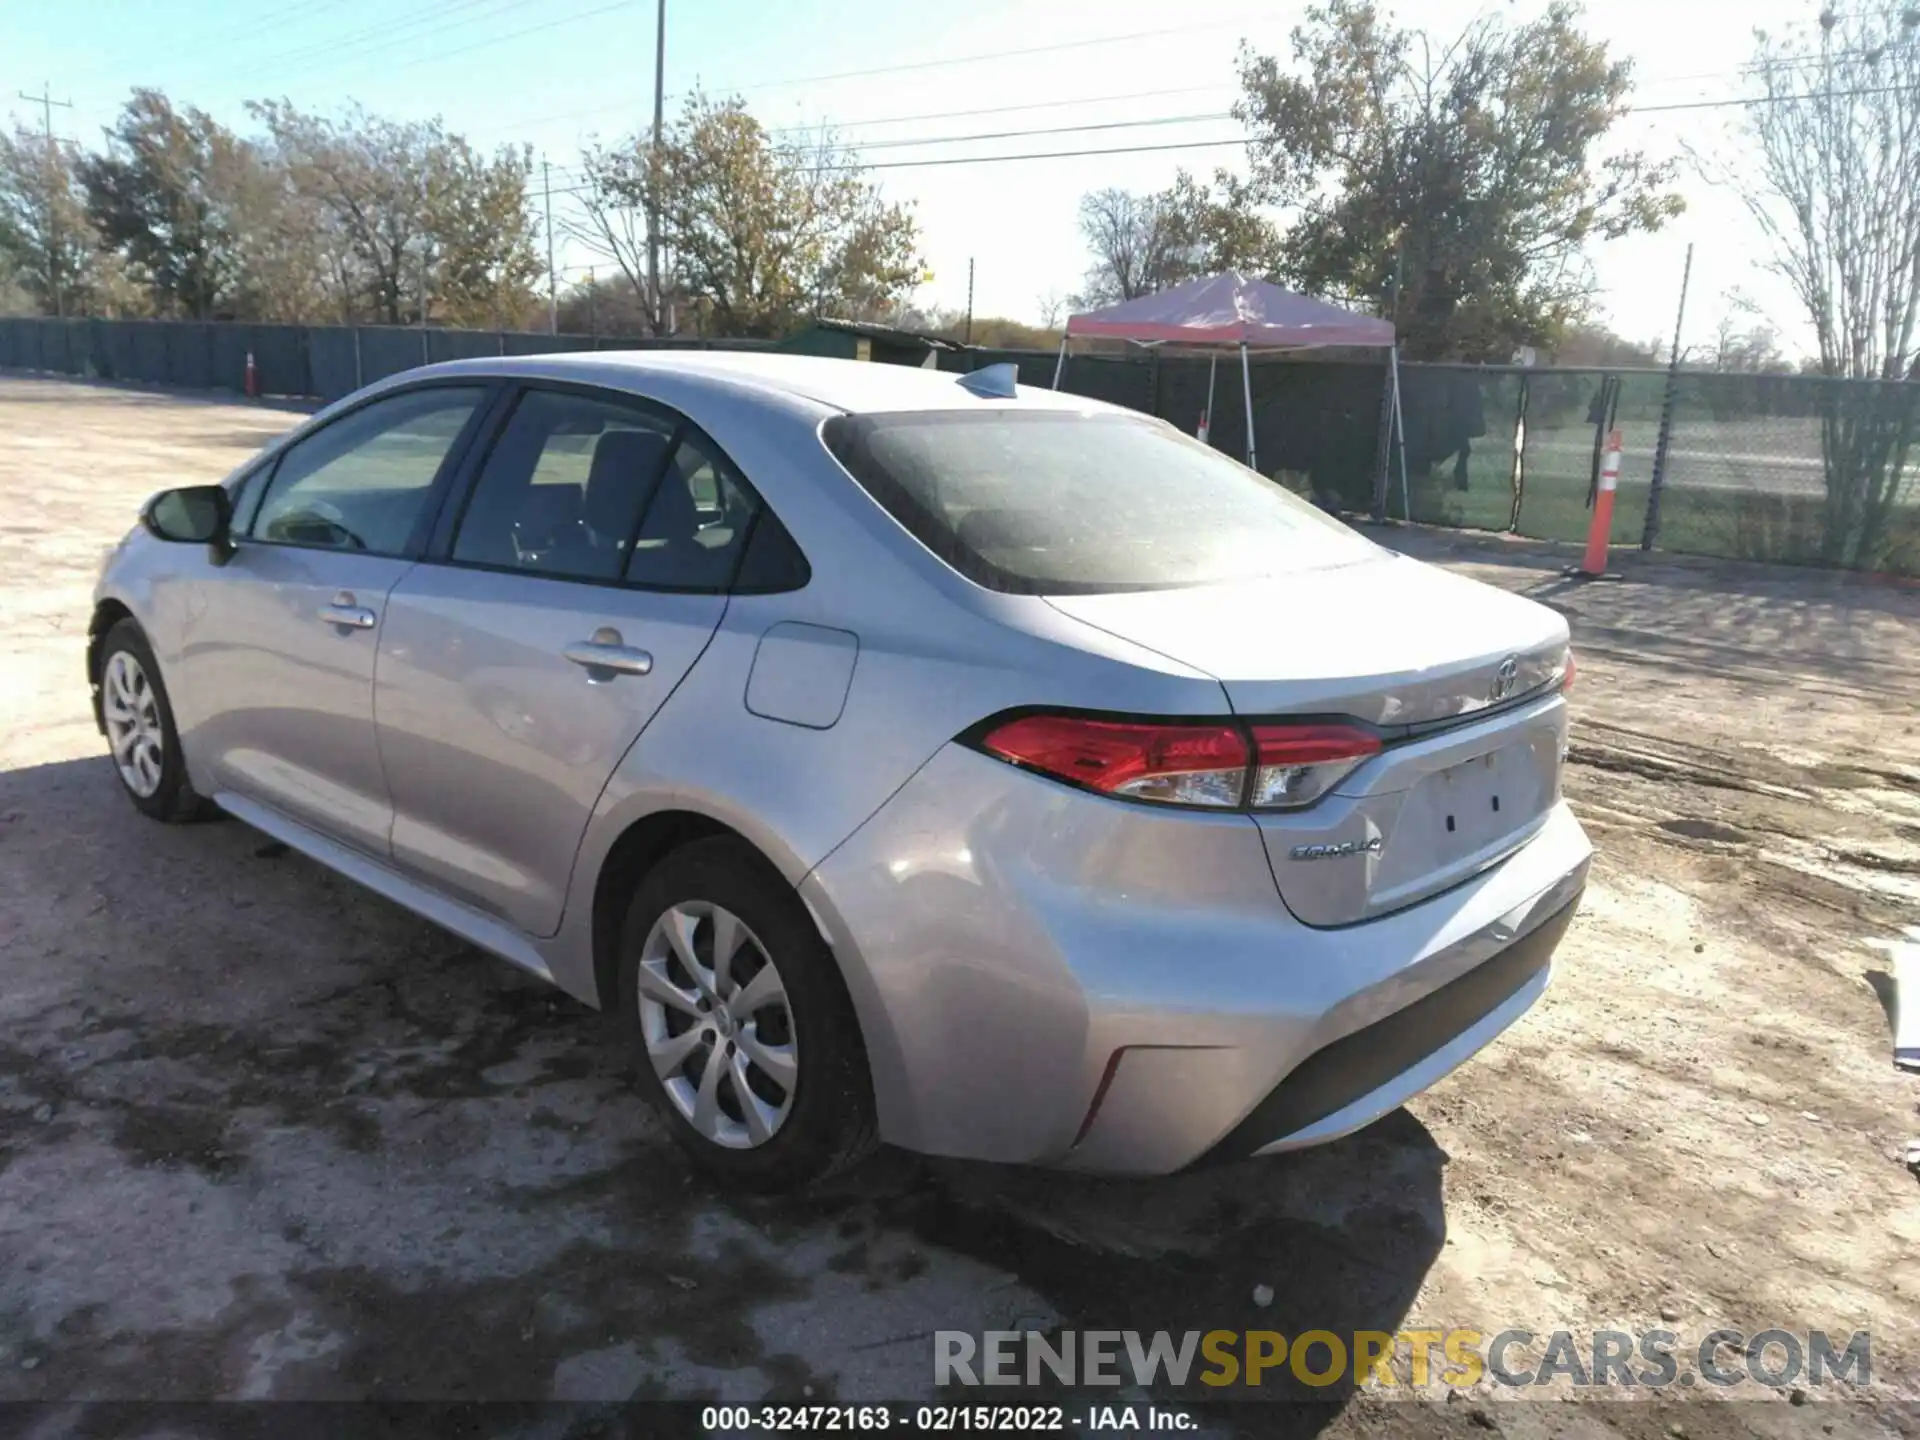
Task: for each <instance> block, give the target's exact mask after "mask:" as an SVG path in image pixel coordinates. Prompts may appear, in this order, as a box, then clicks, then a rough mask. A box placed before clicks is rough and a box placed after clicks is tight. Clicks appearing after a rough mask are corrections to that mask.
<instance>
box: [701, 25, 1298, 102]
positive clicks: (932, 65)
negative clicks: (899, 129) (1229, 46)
mask: <svg viewBox="0 0 1920 1440" xmlns="http://www.w3.org/2000/svg"><path fill="white" fill-rule="evenodd" d="M1270 18H1271V16H1269V15H1258V14H1256V15H1237V16H1233V17H1232V18H1230V19H1226V20H1209V21H1207V22H1205V23H1204V24H1200V25H1194V24H1185V25H1169V26H1166V27H1165V28H1164V29H1159V30H1134V31H1129V32H1128V33H1127V34H1124V35H1094V36H1089V37H1087V38H1084V39H1080V40H1059V41H1055V42H1054V43H1052V44H1050V45H1023V46H1021V47H1019V48H1018V49H1015V50H987V51H983V52H981V53H979V54H975V55H948V56H944V57H942V58H941V59H938V60H913V61H909V62H907V63H906V64H904V65H875V66H872V67H871V68H869V69H865V70H835V71H832V72H830V73H828V74H825V75H800V76H796V77H794V78H793V79H790V80H762V81H759V82H757V83H756V84H752V85H741V86H738V87H736V88H738V89H739V90H741V91H742V92H745V91H749V90H776V89H781V88H784V87H785V86H788V85H824V84H826V83H828V82H829V81H833V80H863V79H865V78H867V77H868V76H871V75H903V74H906V73H907V72H909V71H914V70H938V69H942V68H944V67H946V66H950V65H977V64H979V63H981V62H982V61H986V60H1011V59H1014V58H1016V57H1019V56H1024V55H1053V54H1057V53H1059V52H1060V51H1062V50H1085V49H1089V48H1091V47H1093V46H1096V45H1120V44H1124V43H1126V42H1128V41H1131V40H1157V39H1159V38H1161V37H1162V36H1166V35H1191V34H1194V33H1195V32H1196V31H1200V30H1229V29H1232V28H1233V27H1234V26H1236V25H1244V24H1246V23H1247V22H1249V21H1253V20H1265V19H1270Z"/></svg>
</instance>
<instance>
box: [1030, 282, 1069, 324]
mask: <svg viewBox="0 0 1920 1440" xmlns="http://www.w3.org/2000/svg"><path fill="white" fill-rule="evenodd" d="M1033 306H1034V309H1036V310H1038V311H1039V312H1040V328H1041V329H1042V330H1058V329H1059V328H1060V322H1061V321H1062V320H1065V319H1066V318H1067V297H1066V296H1064V295H1062V294H1061V293H1060V292H1059V291H1058V290H1049V291H1047V292H1046V293H1045V294H1043V295H1037V296H1035V297H1034V301H1033Z"/></svg>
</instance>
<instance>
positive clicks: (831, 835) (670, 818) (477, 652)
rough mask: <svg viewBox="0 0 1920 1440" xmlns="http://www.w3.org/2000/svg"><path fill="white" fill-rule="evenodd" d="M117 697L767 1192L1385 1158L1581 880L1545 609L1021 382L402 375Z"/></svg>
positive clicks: (179, 776) (145, 801) (143, 632)
mask: <svg viewBox="0 0 1920 1440" xmlns="http://www.w3.org/2000/svg"><path fill="white" fill-rule="evenodd" d="M87 673H88V678H89V680H90V681H91V683H92V686H93V694H94V701H95V706H96V711H97V714H98V717H99V722H100V726H101V729H102V730H103V732H104V733H105V735H106V737H107V741H108V744H109V746H110V747H111V750H112V753H113V758H114V761H115V763H116V765H117V768H118V770H119V774H120V778H121V780H122V782H123V783H124V785H125V788H126V790H127V793H128V795H129V796H130V797H131V798H132V800H133V803H134V805H135V806H136V807H138V808H139V809H140V810H141V811H142V812H144V813H145V814H147V815H149V816H152V817H153V818H155V819H158V820H182V819H187V818H190V817H193V816H196V815H199V814H201V813H203V812H206V811H209V810H211V809H214V808H217V809H218V810H221V811H224V812H226V813H227V814H229V815H233V816H236V817H238V818H239V819H241V820H243V821H245V822H246V823H247V824H249V825H251V826H254V827H256V828H257V829H259V830H262V831H264V832H266V833H267V834H268V835H271V836H274V837H277V838H278V839H280V840H283V841H285V842H286V843H287V844H289V845H291V846H293V847H294V848H296V849H298V850H300V851H302V852H304V853H305V854H307V855H309V856H311V857H312V858H314V859H315V860H318V861H319V862H320V863H321V864H323V865H326V866H329V867H331V868H332V869H334V870H337V871H339V872H340V873H341V874H343V875H346V876H348V877H350V878H352V879H354V880H357V881H359V882H360V883H362V884H364V885H366V886H367V887H368V888H370V889H372V890H375V891H377V892H379V893H380V894H382V895H385V896H387V897H388V898H389V899H391V900H394V901H397V902H398V903H400V904H401V905H404V906H407V907H408V908H410V909H412V910H414V911H417V912H418V913H419V914H421V915H423V916H425V917H427V918H428V919H430V920H432V921H435V922H436V923H438V924H440V925H443V926H445V927H446V928H447V929H449V930H452V931H454V932H455V933H456V934H459V935H461V936H463V937H465V938H466V939H467V940H469V941H471V942H472V943H473V944H475V945H476V946H479V947H480V948H481V949H484V950H488V951H491V952H493V953H494V954H496V955H499V956H502V957H504V958H505V959H507V960H510V961H512V962H513V963H515V964H516V965H519V966H522V967H524V968H525V969H527V970H530V971H532V972H533V973H534V974H536V975H539V976H542V977H543V978H545V979H548V980H550V981H552V982H553V983H554V984H556V985H558V986H560V987H561V988H562V989H563V990H565V991H567V992H568V993H569V994H572V995H574V996H577V997H578V998H580V999H581V1000H584V1001H586V1002H587V1003H588V1004H591V1005H595V1006H600V1007H602V1008H605V1009H607V1010H610V1011H613V1012H615V1013H616V1014H617V1016H618V1017H619V1020H620V1022H621V1024H622V1026H623V1028H624V1031H625V1033H626V1034H627V1035H628V1036H629V1037H630V1045H631V1051H632V1056H633V1059H634V1064H635V1069H636V1071H637V1074H638V1078H639V1083H640V1085H641V1087H642V1089H643V1090H644V1091H645V1092H646V1093H647V1094H648V1095H649V1096H650V1097H651V1098H652V1099H653V1100H655V1101H656V1102H657V1103H658V1104H659V1105H660V1107H661V1109H662V1110H663V1112H664V1114H665V1115H666V1117H667V1123H668V1124H669V1125H670V1126H671V1127H672V1129H673V1131H674V1133H675V1134H676V1135H677V1136H678V1138H679V1139H680V1141H681V1142H682V1143H683V1144H684V1146H685V1147H686V1148H687V1150H688V1151H689V1152H690V1153H691V1154H692V1155H693V1156H694V1157H695V1158H696V1159H697V1160H698V1161H699V1162H701V1163H702V1164H704V1165H705V1166H707V1167H709V1168H710V1169H712V1170H713V1171H715V1172H717V1173H718V1174H720V1175H721V1176H722V1177H724V1178H726V1179H728V1180H730V1181H732V1182H734V1183H738V1184H740V1185H743V1186H753V1187H758V1188H775V1187H780V1186H787V1185H794V1184H798V1183H802V1182H804V1181H806V1180H809V1179H811V1178H814V1177H817V1176H820V1175H822V1174H824V1173H827V1172H828V1171H831V1170H833V1169H835V1168H837V1167H841V1166H844V1165H846V1164H848V1163H850V1162H851V1161H853V1160H855V1159H857V1158H858V1157H859V1156H860V1155H862V1154H863V1153H864V1152H866V1151H867V1150H868V1149H870V1148H871V1147H872V1146H873V1145H874V1144H875V1143H876V1142H877V1141H881V1140H884V1141H889V1142H892V1143H895V1144H898V1145H902V1146H906V1147H909V1148H912V1149H915V1150H921V1151H926V1152H930V1153H933V1154H939V1155H952V1156H968V1157H975V1158H980V1159H987V1160H998V1161H1017V1162H1029V1163H1037V1164H1049V1165H1064V1166H1073V1167H1080V1168H1084V1169H1088V1170H1105V1171H1119V1172H1131V1173H1136V1174H1161V1173H1165V1172H1169V1171H1173V1170H1177V1169H1180V1168H1181V1167H1183V1166H1186V1165H1189V1164H1192V1163H1194V1162H1196V1161H1199V1160H1201V1159H1203V1158H1234V1157H1240V1156H1247V1155H1254V1154H1265V1153H1271V1152H1274V1151H1279V1150H1286V1149H1291V1148H1294V1147H1298V1146H1302V1145H1309V1144H1312V1143H1314V1142H1316V1141H1321V1140H1326V1139H1329V1138H1331V1137H1333V1136H1336V1135H1340V1134H1343V1133H1345V1132H1348V1131H1351V1130H1353V1129H1355V1128H1357V1127H1359V1126H1361V1125H1364V1124H1366V1123H1368V1122H1369V1121H1371V1120H1373V1119H1375V1118H1376V1117H1378V1116H1380V1115H1382V1114H1384V1113H1385V1112H1387V1111H1389V1110H1391V1109H1392V1108H1394V1107H1395V1106H1397V1105H1399V1104H1400V1103H1401V1102H1402V1101H1404V1100H1406V1099H1407V1098H1408V1097H1409V1096H1412V1095H1414V1094H1415V1093H1417V1092H1418V1091H1420V1090H1422V1089H1423V1088H1425V1087H1426V1086H1428V1085H1431V1084H1432V1083H1433V1082H1434V1081H1435V1080H1437V1079H1438V1078H1440V1077H1441V1076H1442V1075H1444V1074H1446V1073H1447V1072H1448V1071H1450V1070H1452V1069H1453V1068H1454V1067H1455V1066H1457V1065H1459V1064H1460V1063H1461V1062H1462V1061H1463V1060H1465V1059H1466V1058H1467V1057H1468V1056H1469V1055H1471V1054H1473V1052H1474V1051H1476V1050H1478V1049H1479V1048H1480V1047H1481V1046H1483V1045H1485V1044H1486V1043H1487V1041H1488V1040H1490V1039H1491V1038H1492V1037H1493V1036H1494V1035H1495V1034H1497V1033H1498V1032H1499V1031H1500V1030H1502V1029H1503V1028H1505V1027H1506V1026H1507V1025H1508V1024H1510V1023H1511V1022H1512V1021H1513V1020H1514V1019H1515V1018H1516V1017H1518V1016H1519V1015H1520V1014H1521V1013H1522V1012H1523V1011H1525V1010H1526V1008H1527V1007H1528V1006H1529V1005H1530V1004H1532V1002H1533V1001H1534V1000H1535V999H1536V998H1537V997H1538V996H1539V995H1540V994H1541V992H1542V991H1543V990H1544V989H1545V988H1546V984H1547V978H1548V973H1549V968H1550V960H1551V956H1552V952H1553V949H1554V946H1555V945H1556V943H1557V942H1558V941H1559V939H1560V937H1561V935H1562V933H1563V932H1564V931H1565V929H1566V927H1567V924H1568V922H1569V920H1570V919H1571V917H1572V915H1573V911H1574V906H1575V904H1576V902H1577V900H1578V897H1579V894H1580V891H1581V888H1582V886H1583V884H1584V883H1585V879H1586V873H1587V866H1588V859H1589V855H1590V850H1589V847H1588V843H1587V840H1586V837H1585V836H1584V835H1583V834H1582V832H1581V829H1580V826H1579V825H1578V824H1577V823H1576V822H1575V820H1574V818H1573V816H1572V815H1571V814H1570V813H1569V812H1568V809H1567V806H1566V805H1565V803H1564V802H1563V801H1562V799H1561V795H1560V769H1561V764H1562V761H1563V758H1564V752H1565V747H1566V734H1567V721H1566V701H1565V699H1564V695H1563V692H1564V691H1565V689H1566V686H1567V684H1568V682H1569V681H1570V680H1571V677H1572V660H1571V656H1570V654H1569V651H1568V648H1567V627H1566V625H1565V623H1564V622H1563V621H1562V620H1561V619H1560V618H1559V617H1558V616H1557V615H1555V614H1554V613H1553V612H1552V611H1549V610H1547V609H1544V608H1542V607H1541V606H1539V605H1535V604H1533V603H1531V602H1529V601H1527V600H1524V599H1521V598H1519V597H1517V596H1513V595H1510V594H1507V593H1504V592H1502V591H1499V590H1495V589H1491V588H1489V587H1486V586H1483V585H1478V584H1475V583H1473V582H1471V581H1468V580H1465V579H1461V578H1459V577H1456V576H1453V575H1450V574H1447V573H1445V572H1442V571H1439V570H1435V569H1432V568H1429V567H1428V566H1425V565H1421V564H1418V563H1416V562H1414V561H1412V560H1408V559H1404V558H1401V557H1398V556H1396V555H1393V554H1391V553H1389V552H1388V551H1385V550H1383V549H1381V548H1379V547H1378V546H1376V545H1374V544H1373V543H1372V542H1370V541H1368V540H1366V539H1365V538H1363V537H1362V536H1360V535H1358V534H1356V533H1354V532H1353V531H1351V530H1349V529H1347V528H1345V527H1343V526H1341V525H1340V524H1338V523H1336V522H1335V521H1333V520H1331V519H1329V518H1327V517H1326V516H1325V515H1323V514H1321V513H1320V512H1319V511H1317V510H1315V509H1314V508H1313V507H1312V506H1310V505H1307V504H1304V503H1302V502H1301V501H1300V500H1298V499H1296V498H1294V497H1293V496H1292V495H1291V494H1289V493H1288V492H1287V491H1285V490H1284V489H1282V488H1280V487H1279V486H1277V485H1275V484H1273V483H1271V482H1269V481H1267V480H1265V479H1262V478H1261V477H1260V476H1258V475H1256V474H1254V473H1253V472H1252V471H1250V470H1247V469H1245V468H1244V467H1242V466H1241V465H1239V464H1237V463H1236V462H1234V461H1233V460H1230V459H1228V458H1227V457H1225V456H1224V455H1221V454H1219V453H1218V452H1216V451H1214V450H1211V449H1208V448H1207V447H1206V446H1204V445H1201V444H1198V443H1196V442H1195V441H1193V440H1190V439H1188V438H1186V437H1185V436H1183V435H1181V434H1180V433H1179V432H1177V431H1176V430H1174V429H1172V428H1171V427H1169V426H1167V425H1165V424H1163V423H1161V422H1159V421H1156V420H1152V419H1148V418H1145V417H1143V416H1140V415H1137V414H1133V413H1131V412H1128V411H1123V410H1117V409H1114V408H1111V407H1108V406H1104V405H1100V404H1096V403H1094V402H1091V401H1087V400H1083V399H1079V398H1076V397H1072V396H1067V395H1059V394H1054V393H1052V392H1048V391H1039V390H1032V389H1026V388H1016V387H1015V386H1013V385H1012V384H1011V382H1010V378H1009V377H1008V376H1007V375H1006V374H1005V373H1002V372H995V371H987V372H981V373H980V374H977V375H974V376H970V377H964V378H956V377H955V376H952V375H945V374H940V373H937V372H931V371H925V370H912V369H906V368H896V367H890V366H885V365H876V364H854V363H848V362H843V361H833V360H817V359H806V358H799V357H786V356H770V355H716V354H676V355H668V354H660V353H631V354H626V353H599V354H587V355H577V356H548V357H534V358H527V359H520V360H512V359H501V360H487V361H476V362H459V363H455V364H449V365H436V366H430V367H427V368H425V369H420V370H415V371H411V372H408V373H407V374H404V375H400V376H397V377H394V378H393V379H391V380H388V381H385V382H382V383H381V384H378V385H375V386H372V387H369V388H368V389H366V390H363V391H361V392H360V393H358V394H356V395H353V396H351V397H350V398H348V399H346V400H343V401H341V402H340V403H338V404H336V405H334V406H332V407H330V408H329V409H327V410H325V411H323V412H322V413H320V414H319V415H316V416H315V417H314V418H313V419H312V420H311V421H309V422H308V423H306V424H304V425H302V426H300V427H299V428H298V429H296V430H294V431H292V432H291V433H290V434H288V435H286V436H285V437H284V438H282V439H280V440H279V441H277V442H276V443H274V444H273V445H272V446H270V447H269V448H268V449H267V450H266V451H264V452H263V453H262V454H260V455H259V456H258V457H256V458H255V459H254V460H252V461H250V462H249V463H248V464H246V465H244V466H242V467H241V468H240V469H239V470H238V471H237V472H235V473H234V474H233V475H231V476H229V477H228V478H227V479H226V480H225V481H224V482H223V483H221V484H220V485H207V486H197V487H189V488H186V489H180V490H172V491H167V492H165V493H163V494H160V495H158V496H155V497H154V498H153V499H152V500H151V501H149V502H148V504H147V506H146V507H145V509H144V510H143V512H142V515H141V524H140V525H139V526H137V527H136V528H135V529H134V530H133V531H132V533H131V534H129V535H128V536H127V538H126V539H125V540H124V541H122V542H121V544H120V545H119V547H118V548H117V549H116V550H115V551H114V552H113V554H112V556H111V557H110V558H109V560H108V562H107V564H106V567H105V571H104V573H103V575H102V576H101V580H100V585H99V589H98V592H97V594H96V597H95V603H94V613H93V621H92V626H91V631H90V638H89V644H88V650H87ZM261 963H263V964H268V963H271V961H270V959H265V958H263V960H262V962H261Z"/></svg>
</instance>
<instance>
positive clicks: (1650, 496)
mask: <svg viewBox="0 0 1920 1440" xmlns="http://www.w3.org/2000/svg"><path fill="white" fill-rule="evenodd" d="M1692 280H1693V246H1692V245H1691V244H1689V245H1688V246H1687V264H1686V268H1685V269H1683V270H1682V271H1681V272H1680V313H1679V314H1678V315H1676V316H1674V317H1673V350H1672V352H1671V354H1670V355H1669V357H1668V360H1667V390H1666V394H1665V395H1664V396H1663V397H1662V398H1661V401H1660V438H1659V439H1658V440H1656V441H1655V442H1654V446H1653V477H1652V479H1651V480H1650V481H1649V482H1648V484H1647V520H1646V524H1645V526H1644V527H1643V528H1642V529H1641V531H1640V548H1641V549H1642V550H1651V549H1653V542H1654V541H1655V540H1657V539H1658V538H1659V536H1660V492H1661V491H1662V490H1664V489H1665V488H1666V484H1667V448H1668V446H1670V445H1671V444H1672V443H1673V406H1674V392H1675V391H1676V390H1677V389H1678V388H1679V385H1680V327H1681V326H1682V325H1684V324H1686V321H1687V286H1688V285H1689V284H1690V283H1691V282H1692Z"/></svg>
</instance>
